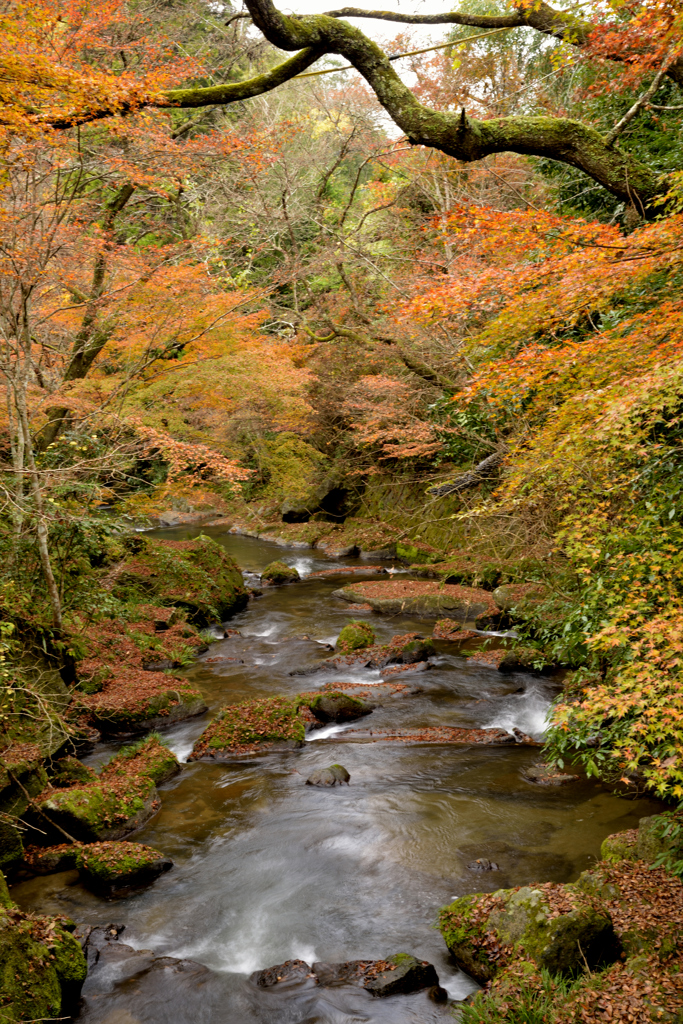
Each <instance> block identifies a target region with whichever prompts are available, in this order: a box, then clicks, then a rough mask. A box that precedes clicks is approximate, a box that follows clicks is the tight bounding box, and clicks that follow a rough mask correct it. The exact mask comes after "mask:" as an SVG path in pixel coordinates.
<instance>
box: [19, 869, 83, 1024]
mask: <svg viewBox="0 0 683 1024" xmlns="http://www.w3.org/2000/svg"><path fill="white" fill-rule="evenodd" d="M3 885H4V880H3ZM87 973H88V968H87V965H86V961H85V957H84V955H83V952H82V950H81V947H80V945H79V943H78V942H77V940H76V939H75V938H74V937H73V935H72V934H71V933H70V932H69V931H68V930H67V929H66V928H65V927H64V925H63V923H62V921H61V920H60V919H59V918H47V917H35V916H33V915H31V916H28V915H26V914H23V913H22V912H21V911H19V910H17V909H16V908H14V907H12V906H7V905H6V904H4V905H3V908H2V909H0V1019H3V1020H7V1021H38V1020H52V1019H54V1018H60V1017H61V1018H63V1017H70V1016H71V1015H72V1014H73V1013H74V1012H75V1010H76V1007H77V1002H78V996H79V994H80V990H81V986H82V985H83V982H84V981H85V978H86V975H87Z"/></svg>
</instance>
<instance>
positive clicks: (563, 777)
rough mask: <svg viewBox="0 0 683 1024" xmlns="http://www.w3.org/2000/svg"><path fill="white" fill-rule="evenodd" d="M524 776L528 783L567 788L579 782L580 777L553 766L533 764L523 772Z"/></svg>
mask: <svg viewBox="0 0 683 1024" xmlns="http://www.w3.org/2000/svg"><path fill="white" fill-rule="evenodd" d="M522 775H523V776H524V778H525V779H527V781H528V782H535V783H536V785H537V786H566V785H568V784H569V783H570V782H578V781H579V776H578V775H571V774H570V773H569V772H561V771H558V769H557V768H554V767H553V765H551V764H543V763H539V764H532V765H530V766H529V767H528V768H525V769H524V770H523V771H522Z"/></svg>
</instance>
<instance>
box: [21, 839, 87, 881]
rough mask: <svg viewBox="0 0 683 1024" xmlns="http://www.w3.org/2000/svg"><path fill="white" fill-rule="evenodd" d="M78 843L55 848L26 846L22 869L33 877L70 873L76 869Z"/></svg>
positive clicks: (62, 844)
mask: <svg viewBox="0 0 683 1024" xmlns="http://www.w3.org/2000/svg"><path fill="white" fill-rule="evenodd" d="M79 849H80V844H78V843H59V844H58V845H56V846H28V847H27V848H26V850H25V851H24V861H23V864H22V868H23V870H24V871H27V872H30V873H31V874H34V875H53V874H55V872H57V871H70V870H71V869H72V868H75V867H76V855H77V853H78V851H79Z"/></svg>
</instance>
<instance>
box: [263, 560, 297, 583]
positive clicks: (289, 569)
mask: <svg viewBox="0 0 683 1024" xmlns="http://www.w3.org/2000/svg"><path fill="white" fill-rule="evenodd" d="M300 578H301V577H300V576H299V571H298V569H295V568H294V566H293V565H287V564H286V563H285V562H271V563H270V565H267V566H266V567H265V569H264V570H263V572H262V573H261V581H262V582H265V583H274V584H282V583H295V582H296V580H298V579H300Z"/></svg>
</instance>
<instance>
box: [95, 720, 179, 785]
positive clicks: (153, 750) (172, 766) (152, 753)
mask: <svg viewBox="0 0 683 1024" xmlns="http://www.w3.org/2000/svg"><path fill="white" fill-rule="evenodd" d="M131 767H132V768H133V770H134V771H135V773H136V774H137V775H142V776H145V777H146V778H148V779H151V780H152V782H154V784H155V785H157V786H158V785H159V784H160V783H162V782H165V781H166V779H168V778H170V776H172V775H175V774H176V772H177V771H178V770H179V768H180V765H179V764H178V758H177V757H176V756H175V754H174V753H173V751H172V750H169V749H168V747H167V746H166V745H165V743H164V741H163V739H162V737H161V736H160V735H159V733H158V732H152V733H150V734H149V735H148V736H145V737H144V738H143V739H141V740H138V742H137V743H132V744H130V746H127V747H122V748H121V750H119V752H118V754H117V755H116V757H113V758H112V760H111V761H110V762H109V763H108V765H107V766H106V774H107V777H110V778H111V777H113V776H115V775H120V774H124V775H126V774H128V773H129V772H130V769H131Z"/></svg>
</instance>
